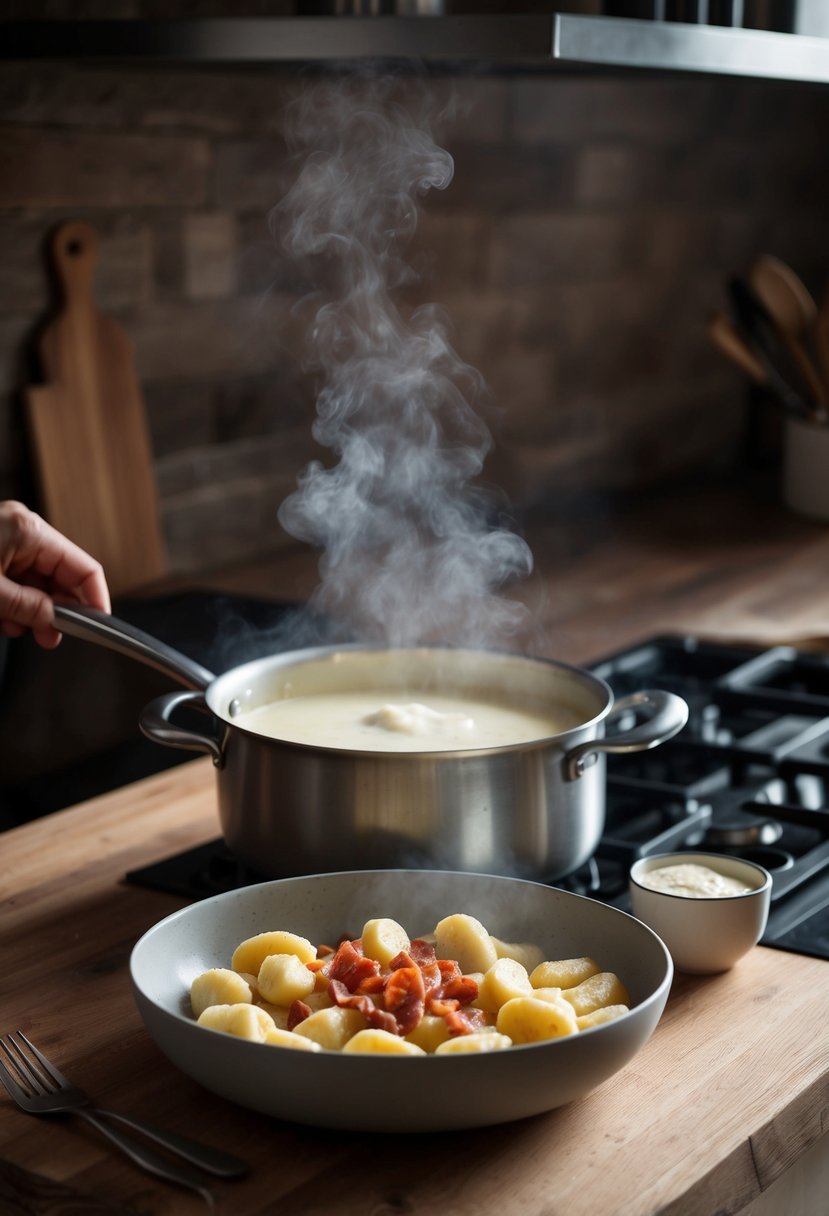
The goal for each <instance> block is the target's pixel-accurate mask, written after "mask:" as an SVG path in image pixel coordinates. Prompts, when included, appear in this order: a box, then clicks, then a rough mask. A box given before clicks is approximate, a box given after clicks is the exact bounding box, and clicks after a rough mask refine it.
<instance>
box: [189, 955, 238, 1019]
mask: <svg viewBox="0 0 829 1216" xmlns="http://www.w3.org/2000/svg"><path fill="white" fill-rule="evenodd" d="M252 1001H253V992H252V991H251V987H250V984H249V983H248V982H247V980H246V979H245V978H243V977H242V976H241V975H237V974H236V972H235V971H229V970H228V969H227V967H213V968H212V969H211V970H210V971H203V972H202V973H201V975H197V976H196V978H195V979H194V980H193V983H192V984H191V985H190V1004H191V1006H192V1008H193V1013H194V1014H195V1016H196V1017H197V1018H198V1017H199V1016H200V1015H201V1014H202V1013H204V1011H205V1009H209V1008H210V1006H211V1005H242V1004H248V1005H249V1004H251V1002H252Z"/></svg>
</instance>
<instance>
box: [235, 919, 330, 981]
mask: <svg viewBox="0 0 829 1216" xmlns="http://www.w3.org/2000/svg"><path fill="white" fill-rule="evenodd" d="M269 954H295V955H296V956H297V958H298V959H300V961H301V962H303V963H312V962H313V961H314V959H315V958H316V957H317V951H316V949H315V947H314V946H312V945H311V943H310V942H309V941H308V939H307V938H305V937H300V936H299V935H298V934H297V933H288V932H287V931H286V930H285V929H276V930H273V931H271V932H269V933H257V934H256V935H255V936H254V937H248V938H246V939H245V941H243V942H240V943H239V945H238V946H237V947H236V949H235V950H234V951H233V957H232V959H231V960H230V965H231V967H232V968H233V970H234V971H250V972H252V974H253V975H258V974H259V970H260V968H261V966H262V964H263V962H264V961H265V959H266V958H267V957H268V955H269Z"/></svg>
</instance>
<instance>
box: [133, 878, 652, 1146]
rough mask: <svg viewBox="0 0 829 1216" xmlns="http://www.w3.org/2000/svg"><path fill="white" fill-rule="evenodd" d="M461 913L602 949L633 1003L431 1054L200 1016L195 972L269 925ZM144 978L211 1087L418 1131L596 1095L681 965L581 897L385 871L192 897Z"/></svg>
mask: <svg viewBox="0 0 829 1216" xmlns="http://www.w3.org/2000/svg"><path fill="white" fill-rule="evenodd" d="M453 912H466V913H469V914H471V915H473V916H477V917H478V919H479V920H480V921H482V923H483V924H484V925H485V926H486V928H487V929H488V930H489V931H490V933H492V934H493V935H495V936H496V937H499V938H501V939H502V940H504V941H513V942H517V941H526V942H534V943H536V944H537V945H538V946H540V947H541V948H542V949H543V951H544V954H545V957H547V958H551V959H556V958H573V957H579V956H581V955H590V956H592V957H593V958H595V960H596V961H597V962H598V963H599V965H600V966H601V967H602V968H603V969H605V970H608V971H615V972H616V973H617V974H618V976H619V977H620V979H621V980H622V982H623V983H624V984H625V986H626V987H627V989H628V991H629V993H630V997H631V1010H630V1012H629V1013H627V1014H624V1015H623V1016H622V1017H620V1018H618V1019H616V1020H615V1021H612V1022H609V1023H607V1024H606V1025H604V1026H597V1027H594V1028H593V1029H591V1030H587V1031H581V1032H579V1033H578V1034H574V1035H571V1036H568V1037H566V1038H562V1039H558V1040H555V1041H551V1042H548V1043H536V1044H531V1045H528V1046H522V1047H513V1048H509V1049H508V1050H507V1051H499V1052H492V1053H487V1054H483V1055H455V1056H452V1055H447V1056H425V1057H422V1056H421V1057H412V1056H369V1055H347V1054H341V1053H337V1052H328V1051H323V1052H318V1053H317V1052H314V1053H312V1052H299V1051H291V1050H288V1049H285V1048H278V1047H270V1046H266V1045H263V1044H259V1043H252V1042H248V1041H246V1040H243V1039H239V1038H234V1037H233V1036H231V1035H226V1034H220V1033H216V1032H215V1031H209V1030H206V1029H204V1028H203V1027H201V1026H197V1025H196V1023H195V1021H194V1020H193V1016H192V1013H191V1011H190V1001H189V988H190V983H191V981H192V980H193V979H194V977H195V976H196V975H198V974H199V973H200V972H201V971H204V970H206V969H208V968H210V967H227V966H229V965H230V957H231V954H232V952H233V950H234V949H235V947H236V946H237V945H238V944H239V943H240V942H241V941H243V940H244V939H245V938H247V937H250V936H251V935H253V934H255V933H259V932H263V931H265V930H269V929H288V930H291V931H292V932H295V933H299V934H301V935H302V936H304V937H307V938H309V939H310V940H311V941H313V942H322V941H336V940H337V939H338V938H339V937H340V936H341V934H343V933H346V934H351V935H356V934H358V933H359V932H360V931H361V929H362V926H363V924H364V923H365V921H366V920H368V919H370V918H372V917H375V916H390V917H393V918H394V919H396V920H398V921H399V922H400V923H401V924H402V925H403V926H404V927H405V928H406V929H407V930H408V931H409V933H410V934H412V935H417V934H418V933H421V934H422V933H426V932H429V931H431V930H432V929H433V928H434V926H435V925H436V923H437V922H438V921H439V920H440V919H442V917H444V916H447V915H450V914H451V913H453ZM130 973H131V977H132V982H133V989H134V993H135V997H136V1000H137V1003H138V1008H139V1010H140V1012H141V1016H142V1017H143V1019H144V1022H145V1024H146V1026H147V1029H148V1031H149V1033H150V1035H151V1036H152V1037H153V1039H154V1040H155V1042H156V1043H157V1044H158V1046H159V1047H160V1048H161V1050H162V1051H163V1052H164V1053H165V1054H166V1055H167V1056H168V1057H169V1058H170V1059H171V1060H172V1061H173V1063H174V1064H176V1065H177V1066H178V1067H179V1068H181V1069H182V1071H183V1072H185V1073H187V1074H188V1075H189V1076H191V1077H193V1078H195V1080H197V1081H199V1082H200V1083H201V1084H202V1085H204V1086H205V1087H206V1088H207V1089H210V1090H213V1091H214V1092H215V1093H218V1094H221V1095H222V1096H224V1097H226V1098H229V1099H231V1101H233V1102H238V1103H239V1104H240V1105H242V1106H247V1107H250V1108H252V1109H253V1110H257V1111H261V1112H263V1113H264V1114H267V1115H276V1116H278V1117H280V1118H283V1119H289V1120H292V1121H294V1122H297V1123H307V1124H312V1125H316V1126H319V1127H332V1128H344V1129H351V1130H366V1131H397V1132H411V1131H439V1130H443V1129H450V1128H461V1127H478V1126H486V1125H487V1124H493V1123H503V1122H507V1121H509V1120H512V1119H520V1118H523V1117H525V1116H527V1115H533V1114H538V1113H539V1112H540V1111H545V1110H550V1109H552V1108H553V1107H555V1106H561V1105H563V1104H564V1103H566V1102H570V1101H572V1100H573V1099H575V1098H579V1097H581V1096H582V1095H584V1094H586V1093H587V1092H588V1091H589V1090H591V1089H593V1088H594V1087H595V1086H597V1085H600V1084H601V1083H602V1082H603V1081H605V1080H606V1079H607V1078H608V1077H610V1076H611V1075H612V1074H613V1073H615V1072H617V1071H618V1070H619V1069H620V1068H622V1067H623V1066H624V1065H625V1064H627V1062H628V1061H629V1060H630V1059H631V1058H632V1057H633V1056H634V1055H635V1054H636V1052H637V1051H639V1049H640V1048H641V1047H642V1046H643V1044H644V1043H645V1042H646V1041H647V1040H648V1038H649V1037H650V1035H651V1034H652V1032H653V1030H654V1027H655V1026H656V1024H657V1022H658V1021H659V1018H660V1016H661V1014H662V1010H663V1009H664V1007H665V1001H666V1000H667V997H668V991H669V989H670V985H671V979H672V976H673V967H672V964H671V959H670V956H669V954H668V952H667V950H666V949H665V947H664V945H663V944H662V942H661V941H660V940H659V938H658V937H657V936H656V934H654V933H652V932H651V930H650V929H648V928H647V927H646V926H645V925H643V924H641V923H640V922H639V921H638V920H635V919H634V918H633V917H632V916H628V915H627V914H626V913H624V912H620V911H619V910H618V909H615V908H611V907H608V906H606V905H605V904H600V903H598V902H597V901H595V900H592V899H587V898H585V897H583V896H580V895H571V894H569V893H567V892H565V891H559V890H556V889H555V888H553V887H547V886H543V885H542V884H540V883H533V882H524V881H520V880H518V879H512V878H501V877H493V876H490V875H486V874H459V873H452V872H446V871H440V872H436V871H408V870H379V871H357V872H347V873H339V874H317V875H312V876H310V877H303V878H287V879H282V880H279V881H276V882H268V883H262V884H260V885H258V886H254V887H247V888H245V889H243V890H240V891H231V892H227V893H226V894H223V895H217V896H215V897H214V898H212V899H206V900H204V901H202V902H201V903H195V904H191V905H190V906H189V907H186V908H183V909H182V910H181V911H180V912H175V913H173V915H172V916H168V917H167V918H166V919H165V920H163V921H161V922H160V923H159V924H157V925H156V926H155V927H154V928H152V929H150V930H149V931H148V932H147V933H146V934H144V936H143V937H142V938H141V939H140V941H139V942H138V943H137V945H136V946H135V948H134V950H133V952H132V957H131V960H130ZM389 1093H393V1094H394V1095H395V1100H394V1101H393V1102H389V1101H387V1100H386V1098H387V1096H388V1094H389Z"/></svg>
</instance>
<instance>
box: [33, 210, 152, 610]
mask: <svg viewBox="0 0 829 1216" xmlns="http://www.w3.org/2000/svg"><path fill="white" fill-rule="evenodd" d="M97 249H98V242H97V239H96V236H95V233H94V231H93V230H92V228H90V227H89V225H87V224H83V223H79V222H76V221H72V222H69V223H66V224H63V225H61V226H60V227H59V228H58V229H57V231H56V232H55V234H54V236H53V238H52V242H51V256H52V259H53V263H54V268H55V272H56V275H57V279H58V282H59V284H60V287H61V291H62V296H63V299H62V304H61V307H60V310H59V312H58V314H57V316H56V317H55V319H54V320H53V321H52V322H51V323H50V324H49V325H48V327H47V328H46V329H45V331H44V333H43V335H42V337H41V339H40V343H39V354H40V360H41V367H42V372H43V377H44V381H45V383H44V384H42V385H37V386H33V387H31V388H29V390H28V391H27V411H28V417H29V423H30V427H31V433H32V440H33V446H34V453H35V461H36V465H37V472H38V477H39V482H40V489H41V494H42V500H43V511H44V514H45V516H46V518H47V519H48V520H49V522H50V523H51V524H53V525H54V526H55V527H56V528H58V529H59V530H60V531H61V532H63V533H64V534H65V535H66V536H69V537H70V538H71V539H72V540H74V541H75V542H76V543H77V544H79V545H81V546H82V547H83V548H84V549H86V550H87V552H89V553H91V554H93V555H94V556H95V557H96V558H97V559H98V560H99V561H100V562H101V563H102V564H103V567H104V570H105V573H106V576H107V581H108V582H109V586H110V590H111V591H112V592H113V594H116V595H117V594H119V593H120V592H123V591H128V590H134V589H137V588H139V587H140V586H142V585H143V584H146V583H151V582H153V581H154V580H156V579H158V578H160V577H162V576H163V575H164V574H165V572H166V568H167V559H166V554H165V550H164V544H163V539H162V531H161V523H160V516H159V507H158V495H157V490H156V484H155V478H154V473H153V462H152V449H151V445H150V438H149V432H148V427H147V419H146V412H145V407H144V401H143V398H142V395H141V390H140V387H139V383H138V377H137V375H136V371H135V364H134V360H133V351H132V346H131V343H130V340H129V338H128V337H127V335H126V333H125V331H124V330H123V328H122V327H121V326H120V325H118V324H117V322H115V321H114V320H112V319H111V318H110V317H106V316H104V315H103V313H101V312H100V311H99V309H98V308H97V306H96V304H95V300H94V295H93V278H94V270H95V262H96V259H97Z"/></svg>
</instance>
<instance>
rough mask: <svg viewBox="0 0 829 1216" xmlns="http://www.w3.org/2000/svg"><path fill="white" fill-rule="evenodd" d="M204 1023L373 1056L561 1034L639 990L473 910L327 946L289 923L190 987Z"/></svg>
mask: <svg viewBox="0 0 829 1216" xmlns="http://www.w3.org/2000/svg"><path fill="white" fill-rule="evenodd" d="M190 1002H191V1007H192V1010H193V1015H194V1017H195V1018H196V1021H197V1022H198V1024H199V1025H200V1026H204V1027H206V1028H207V1029H210V1030H217V1031H221V1032H223V1033H225V1034H231V1035H235V1036H237V1037H239V1038H244V1039H248V1040H250V1041H252V1042H255V1043H261V1044H264V1045H266V1046H274V1047H286V1048H289V1049H293V1050H298V1051H311V1052H319V1051H339V1052H344V1053H347V1054H371V1055H397V1056H400V1055H406V1056H423V1055H464V1054H477V1053H485V1052H492V1051H503V1050H505V1049H506V1048H510V1047H513V1046H517V1045H523V1044H529V1043H542V1042H547V1041H549V1040H552V1039H557V1038H562V1037H565V1036H568V1035H572V1034H579V1033H580V1032H582V1031H585V1030H590V1029H592V1028H593V1027H597V1026H602V1025H604V1024H606V1023H607V1022H610V1021H612V1020H614V1019H615V1018H617V1017H621V1016H622V1015H623V1014H625V1013H627V1012H628V1008H629V1003H630V998H629V995H628V993H627V990H626V988H625V986H624V984H623V983H622V981H621V980H620V979H619V977H618V976H617V975H616V974H615V973H614V972H611V971H602V970H601V968H600V967H599V965H598V963H597V962H596V961H595V960H594V959H592V958H587V957H583V958H572V959H559V960H546V959H544V958H543V956H542V951H541V950H540V949H539V947H538V946H536V945H533V944H530V943H515V944H513V943H508V942H503V941H501V940H500V939H498V938H495V937H493V936H492V935H491V934H490V933H488V932H487V930H486V928H485V927H484V925H483V924H482V923H481V922H480V921H479V920H477V919H476V918H475V917H474V916H469V915H467V914H465V913H460V912H458V913H454V914H453V915H451V916H446V917H444V918H443V919H442V920H441V921H439V923H438V924H437V925H436V926H435V929H434V932H433V933H428V934H423V935H422V936H420V937H415V938H410V937H409V934H408V932H407V931H406V930H405V929H404V928H403V926H402V925H400V924H398V923H397V922H396V921H394V920H392V919H390V918H388V917H376V918H374V919H372V920H368V921H366V923H365V925H364V926H363V929H362V933H361V935H360V936H359V937H357V938H347V937H344V938H343V939H342V940H341V942H340V944H339V945H338V946H337V947H336V948H333V947H331V946H320V947H319V948H317V947H315V946H313V945H312V943H311V942H310V941H309V940H308V939H307V938H304V937H301V936H299V935H298V934H296V933H290V932H288V931H287V930H275V931H270V932H266V933H258V934H256V935H255V936H254V937H250V938H247V939H246V940H245V941H243V942H241V943H240V944H239V945H238V946H237V947H236V949H235V950H234V952H233V955H232V958H231V966H230V967H229V968H225V967H216V968H212V969H211V970H209V971H205V972H202V974H200V975H198V976H196V978H195V979H194V980H193V982H192V985H191V990H190Z"/></svg>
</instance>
